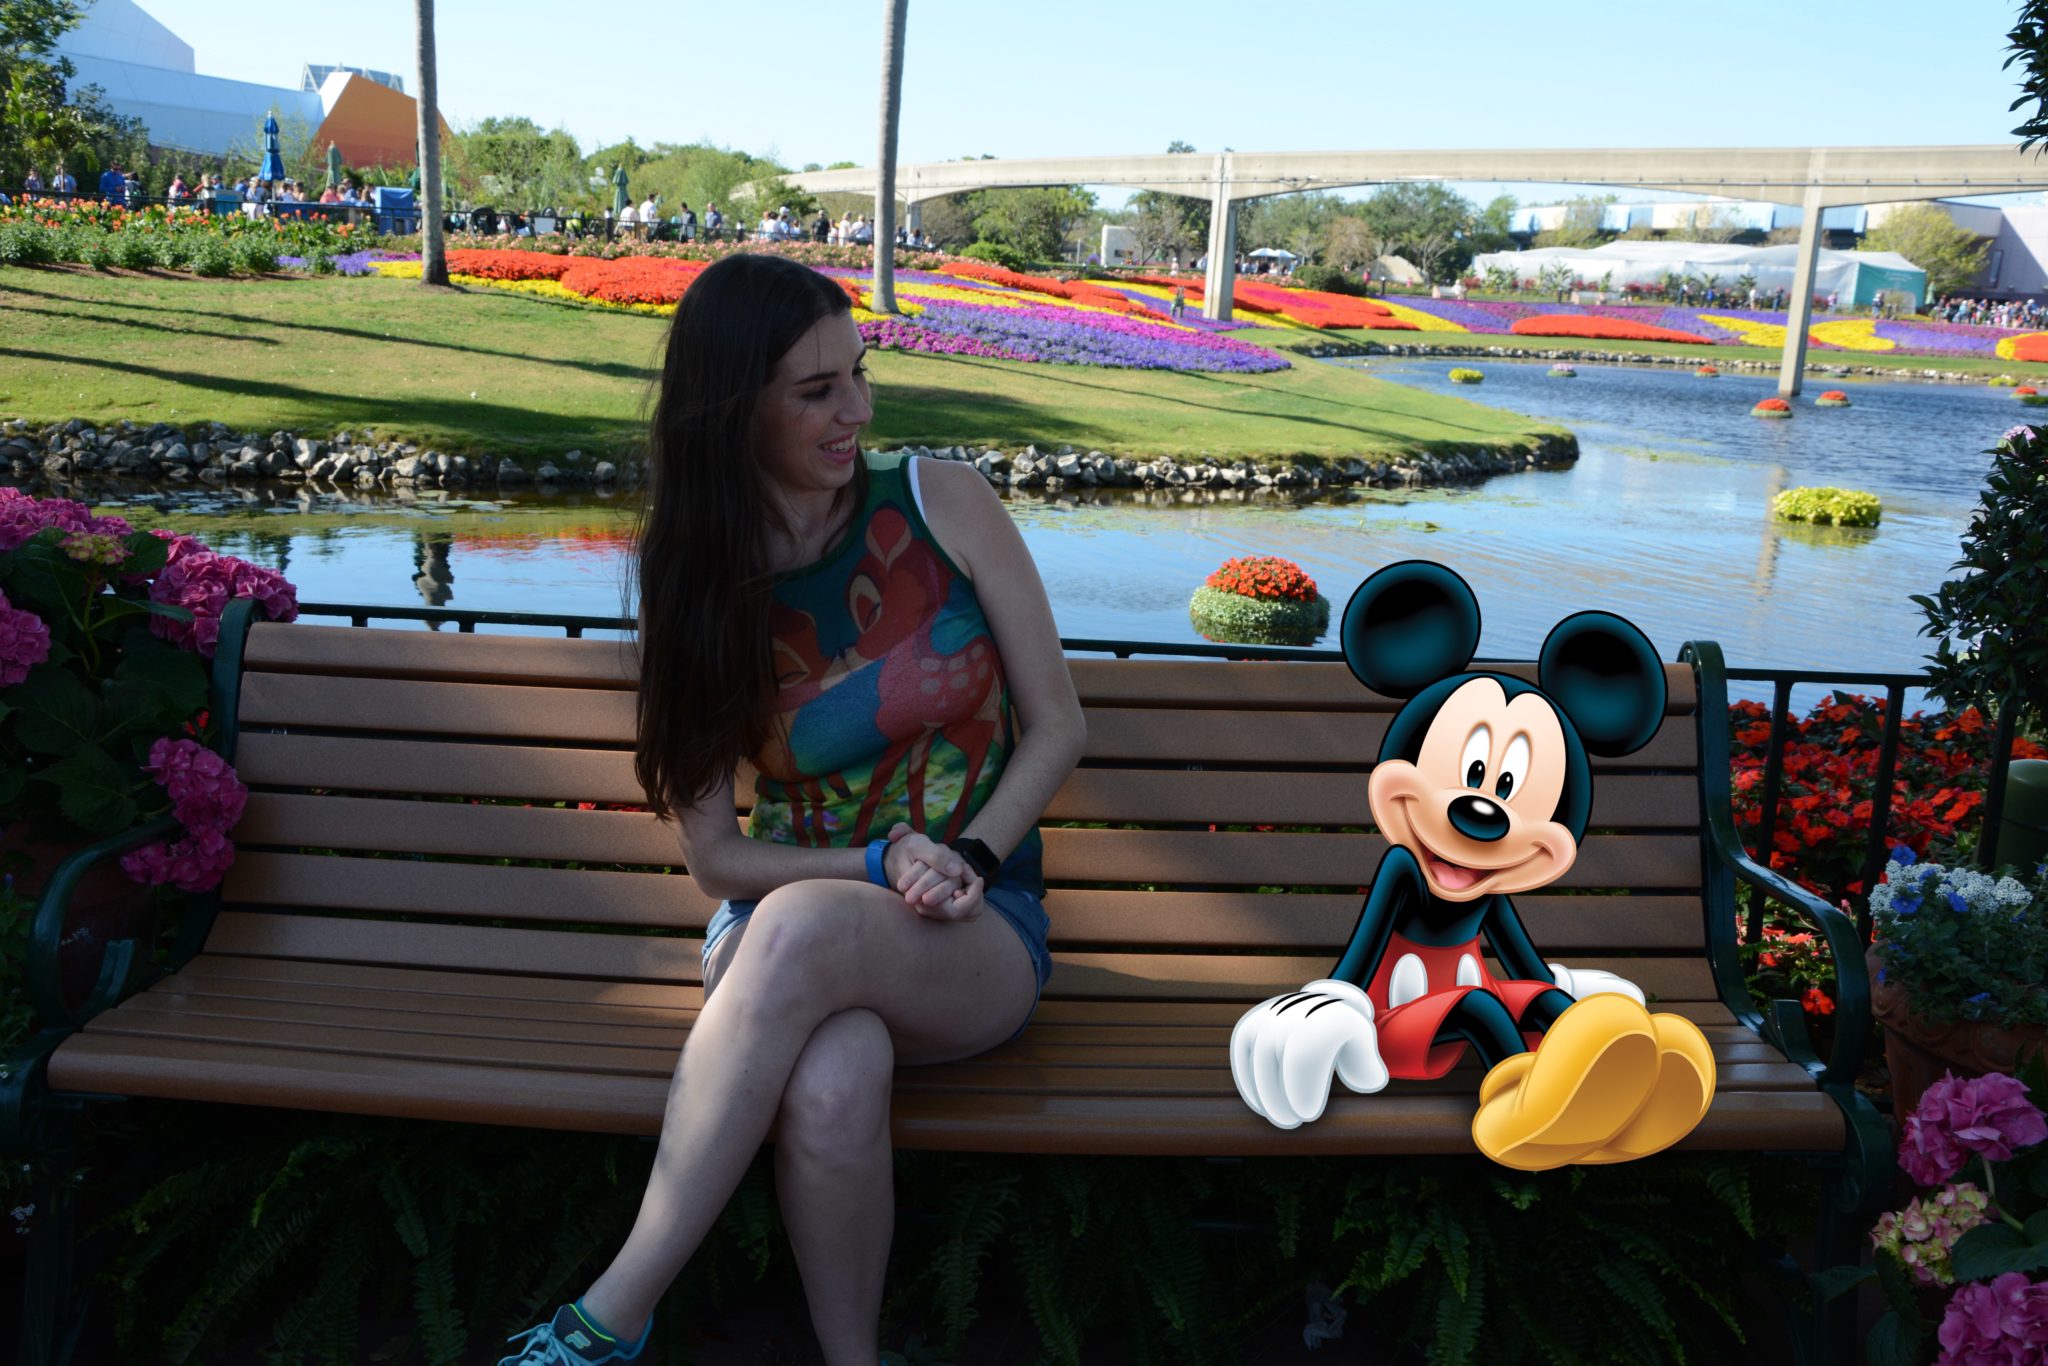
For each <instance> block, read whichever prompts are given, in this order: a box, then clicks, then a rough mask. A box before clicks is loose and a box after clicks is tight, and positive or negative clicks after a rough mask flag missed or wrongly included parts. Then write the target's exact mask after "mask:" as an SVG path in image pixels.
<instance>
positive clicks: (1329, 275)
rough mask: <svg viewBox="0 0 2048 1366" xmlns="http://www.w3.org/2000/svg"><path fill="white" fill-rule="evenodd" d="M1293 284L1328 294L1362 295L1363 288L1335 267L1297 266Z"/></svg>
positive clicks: (1360, 283) (1359, 283) (1358, 282)
mask: <svg viewBox="0 0 2048 1366" xmlns="http://www.w3.org/2000/svg"><path fill="white" fill-rule="evenodd" d="M1294 282H1295V283H1296V284H1298V285H1300V286H1301V287H1302V288H1303V289H1320V290H1322V291H1324V292H1325V293H1329V294H1352V295H1357V294H1362V293H1364V292H1365V287H1364V285H1363V283H1362V282H1360V281H1358V280H1354V279H1352V278H1351V276H1350V275H1348V274H1346V273H1345V272H1344V271H1341V270H1339V269H1337V268H1336V267H1335V266H1297V267H1296V268H1295V271H1294Z"/></svg>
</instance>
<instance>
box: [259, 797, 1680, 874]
mask: <svg viewBox="0 0 2048 1366" xmlns="http://www.w3.org/2000/svg"><path fill="white" fill-rule="evenodd" d="M232 833H233V835H234V838H235V841H236V842H237V843H238V844H258V845H261V844H273V845H299V846H306V847H312V848H326V849H361V850H373V851H379V852H386V853H396V852H405V853H423V854H447V855H456V856H477V857H489V858H521V859H559V860H574V861H576V862H582V863H625V864H638V865H642V866H648V867H662V866H672V867H676V868H677V869H679V870H680V868H681V865H682V851H681V849H680V848H679V846H678V844H677V841H676V835H675V833H674V830H673V829H672V828H669V827H664V826H662V825H661V824H660V823H659V822H657V821H656V820H655V818H654V817H653V816H652V815H651V814H648V813H645V812H635V811H577V810H571V809H564V808H558V807H551V806H550V807H540V806H534V807H522V806H493V805H472V804H470V803H466V802H443V801H404V800H398V799H393V798H381V797H309V796H302V795H299V794H295V793H285V792H257V793H252V794H251V795H250V797H249V803H248V806H247V809H246V810H245V812H244V814H243V816H242V820H241V822H240V823H239V824H238V825H236V826H235V828H234V830H233V832H232ZM1043 834H1044V840H1045V875H1046V877H1047V879H1048V880H1049V881H1055V882H1058V881H1066V882H1150V883H1168V884H1187V883H1196V884H1200V883H1219V882H1220V883H1226V884H1238V885H1250V886H1285V885H1295V886H1338V885H1342V884H1344V883H1347V882H1349V883H1352V884H1354V885H1359V884H1360V881H1361V879H1362V878H1363V877H1365V876H1367V875H1369V873H1370V870H1371V869H1373V868H1375V867H1377V866H1378V862H1379V859H1380V856H1381V855H1382V854H1383V853H1384V852H1385V850H1386V848H1387V842H1386V841H1385V840H1383V839H1381V838H1380V837H1379V836H1378V835H1331V834H1291V833H1287V832H1282V831H1272V832H1244V833H1236V832H1229V831H1221V832H1217V833H1214V834H1212V833H1210V832H1208V831H1176V830H1058V829H1054V830H1046V831H1044V832H1043ZM1699 878H1700V857H1699V841H1698V839H1697V838H1696V837H1694V836H1691V835H1596V836H1594V837H1593V838H1591V839H1590V840H1588V841H1587V842H1586V844H1585V847H1584V848H1583V849H1582V850H1581V852H1580V854H1579V857H1578V859H1577V861H1576V862H1574V863H1573V865H1572V867H1571V868H1570V869H1569V870H1568V871H1567V872H1566V873H1565V875H1564V876H1563V877H1561V878H1559V879H1558V880H1557V881H1556V882H1555V883H1554V884H1552V885H1553V886H1557V887H1565V888H1616V887H1619V888H1690V887H1697V886H1698V885H1699Z"/></svg>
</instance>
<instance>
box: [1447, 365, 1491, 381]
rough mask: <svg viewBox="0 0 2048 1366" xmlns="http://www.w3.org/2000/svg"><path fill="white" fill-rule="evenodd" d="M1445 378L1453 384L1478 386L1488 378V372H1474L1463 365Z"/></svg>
mask: <svg viewBox="0 0 2048 1366" xmlns="http://www.w3.org/2000/svg"><path fill="white" fill-rule="evenodd" d="M1444 378H1445V379H1448V380H1449V381H1450V382H1451V383H1453V384H1478V383H1480V382H1481V381H1483V380H1484V379H1485V378H1486V372H1485V371H1483V370H1473V369H1470V368H1468V367H1466V366H1462V365H1461V366H1459V367H1457V368H1456V369H1454V370H1452V371H1450V372H1449V373H1448V374H1446V375H1445V376H1444Z"/></svg>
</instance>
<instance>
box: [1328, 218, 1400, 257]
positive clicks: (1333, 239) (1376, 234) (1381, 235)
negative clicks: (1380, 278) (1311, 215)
mask: <svg viewBox="0 0 2048 1366" xmlns="http://www.w3.org/2000/svg"><path fill="white" fill-rule="evenodd" d="M1393 249H1394V240H1393V238H1392V237H1390V236H1388V235H1387V232H1386V230H1385V227H1384V226H1383V225H1381V224H1376V223H1374V222H1373V221H1371V220H1369V219H1367V218H1366V217H1364V216H1362V215H1360V214H1355V213H1347V214H1343V215H1340V216H1339V217H1336V218H1333V219H1331V220H1330V222H1329V224H1328V225H1327V226H1325V227H1324V229H1323V259H1324V260H1325V261H1327V262H1329V263H1330V264H1331V265H1333V266H1335V267H1337V268H1338V269H1339V270H1343V271H1355V270H1363V269H1364V268H1365V267H1366V266H1370V265H1374V264H1376V263H1377V262H1378V261H1379V259H1380V257H1382V256H1385V255H1386V254H1387V253H1389V252H1390V251H1392V250H1393Z"/></svg>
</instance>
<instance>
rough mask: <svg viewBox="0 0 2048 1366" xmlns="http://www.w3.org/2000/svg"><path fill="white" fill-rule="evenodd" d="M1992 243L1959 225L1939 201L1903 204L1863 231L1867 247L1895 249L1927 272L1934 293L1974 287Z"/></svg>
mask: <svg viewBox="0 0 2048 1366" xmlns="http://www.w3.org/2000/svg"><path fill="white" fill-rule="evenodd" d="M1989 245H1990V244H1989V243H1988V242H1986V241H1985V239H1983V238H1981V237H1979V236H1977V234H1975V233H1973V232H1971V231H1970V230H1969V229H1968V228H1962V227H1958V226H1956V222H1955V220H1954V219H1952V218H1950V217H1949V216H1948V214H1947V213H1946V212H1944V211H1943V210H1942V208H1941V206H1940V205H1938V204H1928V203H1920V204H1903V205H1900V206H1899V207H1898V208H1895V209H1893V210H1892V211H1891V213H1890V214H1889V215H1888V216H1887V217H1886V218H1885V220H1884V222H1882V223H1880V224H1878V225H1877V226H1876V227H1874V228H1872V229H1871V230H1870V231H1869V232H1867V233H1865V234H1863V250H1865V251H1895V252H1897V253H1898V254H1899V255H1901V256H1903V257H1905V258H1906V259H1907V260H1908V261H1911V262H1912V263H1913V264H1914V265H1916V266H1918V267H1920V269H1922V270H1924V271H1926V272H1927V289H1928V292H1929V293H1930V294H1933V295H1941V294H1953V293H1955V292H1956V291H1958V290H1962V289H1967V288H1969V287H1970V284H1971V282H1973V281H1974V280H1975V279H1976V278H1977V275H1978V273H1979V272H1981V271H1982V270H1983V269H1984V252H1985V248H1986V247H1988V246H1989Z"/></svg>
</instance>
